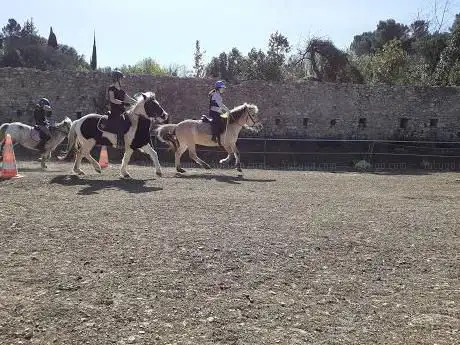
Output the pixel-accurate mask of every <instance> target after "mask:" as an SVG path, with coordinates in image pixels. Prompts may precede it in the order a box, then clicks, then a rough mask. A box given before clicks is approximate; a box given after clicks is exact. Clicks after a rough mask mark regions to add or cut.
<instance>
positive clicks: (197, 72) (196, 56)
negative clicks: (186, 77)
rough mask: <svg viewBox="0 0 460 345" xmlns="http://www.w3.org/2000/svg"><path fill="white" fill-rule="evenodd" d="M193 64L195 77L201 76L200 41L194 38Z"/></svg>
mask: <svg viewBox="0 0 460 345" xmlns="http://www.w3.org/2000/svg"><path fill="white" fill-rule="evenodd" d="M193 56H194V61H195V64H194V65H193V70H194V72H195V77H196V78H202V77H203V76H204V75H203V72H204V64H203V53H202V52H201V47H200V41H199V40H196V42H195V53H194V54H193Z"/></svg>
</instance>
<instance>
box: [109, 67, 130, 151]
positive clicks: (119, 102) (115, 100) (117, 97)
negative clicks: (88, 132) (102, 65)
mask: <svg viewBox="0 0 460 345" xmlns="http://www.w3.org/2000/svg"><path fill="white" fill-rule="evenodd" d="M123 78H124V75H123V73H121V72H120V71H118V70H114V71H113V72H112V84H110V86H109V89H108V93H109V102H110V115H109V121H108V125H109V131H113V132H115V133H116V134H117V145H118V146H119V147H121V146H123V131H122V129H123V128H122V126H121V115H122V114H123V113H124V112H125V105H130V104H131V103H134V102H135V100H134V99H132V98H131V97H129V96H128V95H127V94H126V92H125V91H124V90H123V89H122V88H121V82H120V80H121V79H123Z"/></svg>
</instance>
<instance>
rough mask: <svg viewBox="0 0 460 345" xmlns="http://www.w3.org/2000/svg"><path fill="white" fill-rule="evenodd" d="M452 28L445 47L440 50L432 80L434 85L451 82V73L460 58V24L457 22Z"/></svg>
mask: <svg viewBox="0 0 460 345" xmlns="http://www.w3.org/2000/svg"><path fill="white" fill-rule="evenodd" d="M453 29H454V30H453V31H452V34H451V35H450V38H449V42H448V44H447V47H446V48H444V50H443V51H442V53H441V56H440V59H439V63H438V65H437V66H436V70H435V71H434V76H433V77H434V78H433V81H434V83H435V84H436V85H448V84H450V83H451V79H450V77H451V73H452V71H453V69H454V67H456V65H457V64H458V62H459V60H460V25H458V24H457V25H456V26H455V27H454V28H453Z"/></svg>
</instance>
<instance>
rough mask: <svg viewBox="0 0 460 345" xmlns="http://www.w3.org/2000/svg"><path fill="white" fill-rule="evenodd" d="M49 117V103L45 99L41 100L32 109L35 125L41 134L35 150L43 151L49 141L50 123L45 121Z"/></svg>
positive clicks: (47, 120)
mask: <svg viewBox="0 0 460 345" xmlns="http://www.w3.org/2000/svg"><path fill="white" fill-rule="evenodd" d="M50 116H51V103H50V101H49V100H48V99H47V98H41V99H40V100H39V101H38V103H37V104H36V105H35V109H34V118H35V123H36V125H37V126H38V128H39V129H40V132H41V133H42V138H41V140H40V142H39V143H38V145H37V150H39V151H44V150H45V144H46V142H47V141H48V140H50V139H51V132H50V129H49V126H50V121H49V119H47V118H49V117H50Z"/></svg>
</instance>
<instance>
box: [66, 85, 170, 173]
mask: <svg viewBox="0 0 460 345" xmlns="http://www.w3.org/2000/svg"><path fill="white" fill-rule="evenodd" d="M135 99H136V103H135V104H134V105H132V106H131V107H130V108H129V109H128V110H127V111H126V113H125V115H124V120H123V121H120V122H121V126H123V133H124V143H125V145H124V149H125V153H124V155H123V161H122V164H121V170H120V173H121V177H123V178H129V177H130V175H129V173H128V171H127V170H126V168H127V166H128V163H129V160H130V159H131V155H132V154H133V152H134V150H139V151H141V152H145V153H147V154H148V155H149V156H150V157H151V159H152V160H153V163H154V165H155V168H156V174H157V175H158V176H161V166H160V162H159V161H158V155H157V153H156V151H155V150H154V149H153V147H152V146H151V145H150V130H151V127H152V126H153V125H154V124H162V123H167V122H168V118H169V115H168V113H167V112H166V111H164V109H163V108H162V107H161V105H160V103H158V101H157V100H156V98H155V94H154V93H153V92H145V93H141V94H139V95H137V96H136V97H135ZM106 121H107V116H106V115H99V114H88V115H85V116H83V117H82V118H80V119H78V120H76V121H74V122H73V123H72V126H71V127H70V132H69V136H68V147H67V154H66V155H65V156H64V157H62V158H61V159H66V158H67V157H69V155H70V153H71V152H72V151H73V150H74V149H76V157H75V164H74V166H73V172H74V173H76V174H78V175H84V172H83V170H81V168H80V165H81V160H82V159H83V157H84V158H86V159H87V160H88V161H89V162H90V163H91V164H92V165H93V167H94V169H95V170H96V171H97V172H98V173H101V172H102V169H101V166H100V165H99V163H98V162H97V161H96V160H95V159H94V158H93V157H92V156H91V153H90V152H91V150H92V149H93V147H94V146H95V145H105V146H113V147H116V145H117V135H116V134H114V133H111V132H108V131H105V130H104V128H105V127H104V126H103V124H104V123H105V122H106Z"/></svg>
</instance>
